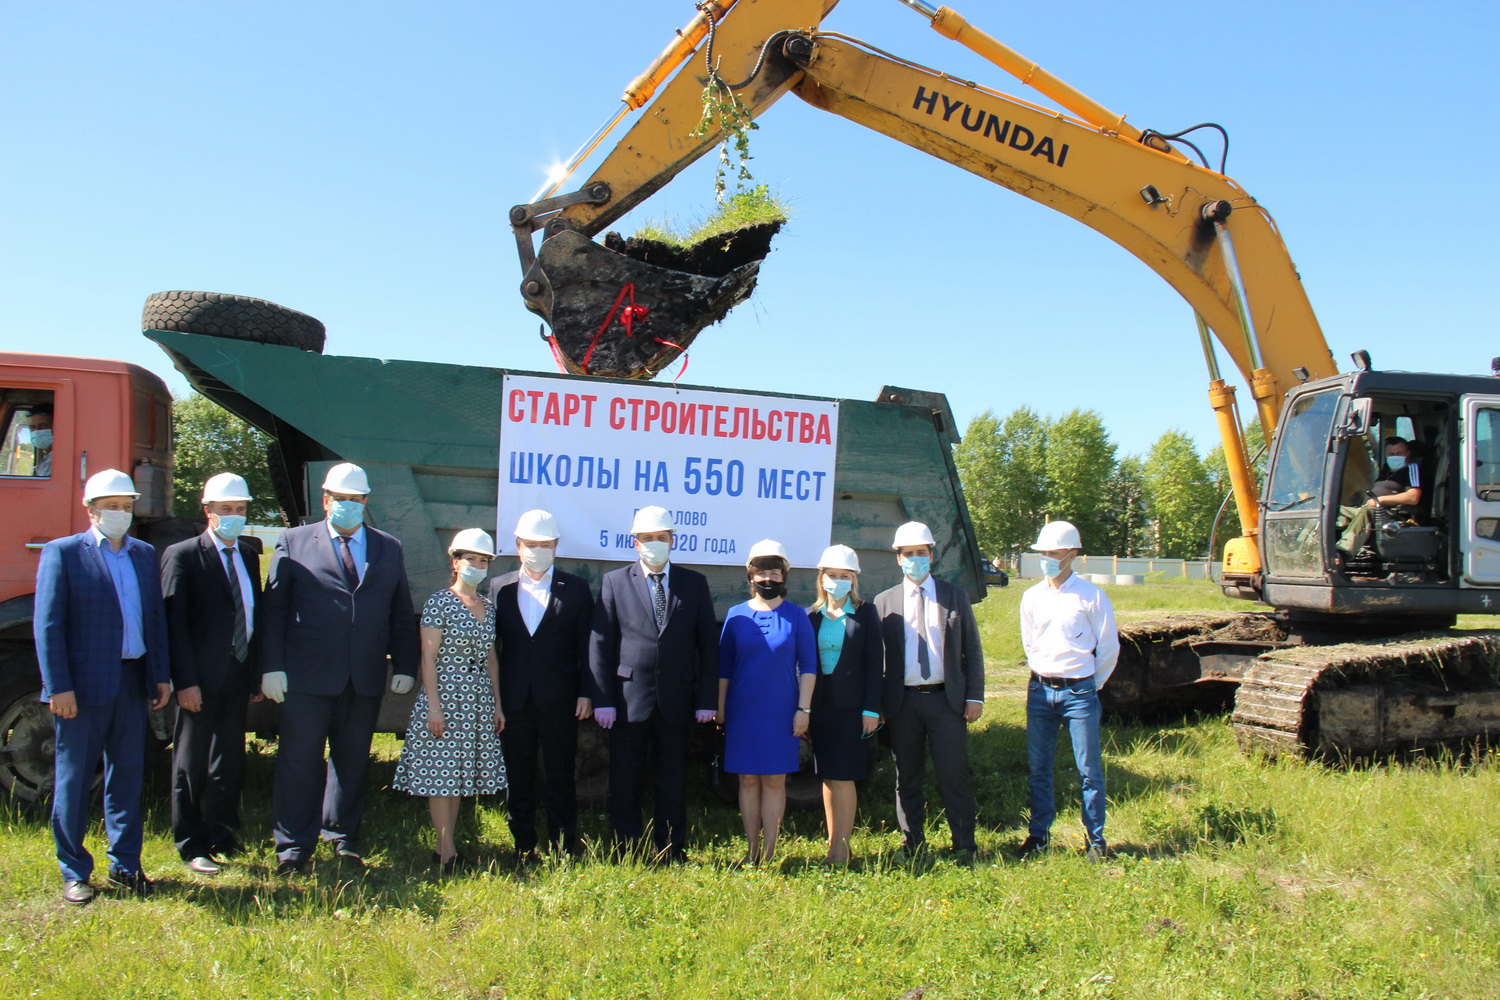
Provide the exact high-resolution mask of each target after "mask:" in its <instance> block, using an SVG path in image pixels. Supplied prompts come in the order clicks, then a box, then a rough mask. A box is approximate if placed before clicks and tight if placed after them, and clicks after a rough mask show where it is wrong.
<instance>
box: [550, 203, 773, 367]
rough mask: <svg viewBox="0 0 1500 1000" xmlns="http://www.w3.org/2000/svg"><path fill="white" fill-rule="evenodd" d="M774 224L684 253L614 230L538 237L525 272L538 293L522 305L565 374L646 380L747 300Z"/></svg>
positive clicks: (741, 231)
mask: <svg viewBox="0 0 1500 1000" xmlns="http://www.w3.org/2000/svg"><path fill="white" fill-rule="evenodd" d="M780 225H781V224H780V223H779V222H776V223H768V224H763V225H758V226H751V227H747V228H744V229H738V230H734V231H732V232H730V233H726V234H723V235H720V236H716V237H713V238H712V239H711V240H708V241H705V242H704V243H700V244H698V245H697V246H694V247H689V248H686V249H681V248H677V247H673V246H670V245H667V244H664V243H658V242H655V241H652V240H643V239H638V238H632V239H629V240H626V239H622V238H621V237H620V236H619V234H617V233H609V234H608V235H607V236H606V237H605V242H604V245H600V244H598V243H595V242H594V241H593V240H591V239H589V238H588V237H586V236H584V235H582V234H581V233H577V232H572V231H566V230H565V231H562V232H558V233H555V234H553V235H551V236H549V237H548V238H547V239H546V240H544V241H543V242H542V245H541V248H540V250H539V251H538V253H537V259H536V263H535V264H534V265H533V267H532V269H531V270H530V271H529V272H528V274H527V281H528V283H529V282H530V281H532V280H537V281H538V285H539V287H540V288H541V289H542V291H541V293H540V294H537V295H533V296H528V305H529V306H530V307H531V308H532V309H533V310H534V311H536V312H538V313H540V314H541V316H542V318H543V319H545V320H546V321H547V323H548V325H549V326H551V328H552V336H551V338H550V340H551V343H552V345H553V348H554V350H555V351H556V354H557V357H558V361H559V362H560V363H561V364H562V365H563V367H564V368H566V369H567V370H568V371H570V372H572V373H573V374H576V375H602V376H607V377H611V378H634V379H649V378H653V377H654V376H655V375H656V374H657V373H658V372H660V371H661V370H662V369H663V368H665V367H666V366H667V365H669V364H671V363H672V362H673V361H674V360H676V358H677V357H678V356H679V355H680V354H682V353H683V352H685V351H686V350H687V348H688V345H690V344H691V343H692V342H693V339H694V338H695V337H697V336H698V333H699V332H700V331H701V330H703V328H704V327H706V326H708V325H709V324H711V323H717V322H718V321H719V320H721V319H723V318H724V316H725V315H726V314H727V313H728V312H729V310H730V309H732V308H734V307H735V306H736V305H738V304H739V303H741V302H743V301H744V300H745V299H747V298H749V296H750V292H751V291H752V290H753V289H754V288H755V281H756V277H757V275H758V274H759V273H760V263H761V261H762V260H763V259H764V258H765V256H766V254H767V253H768V252H769V251H770V242H771V237H772V236H773V235H774V234H775V232H776V231H777V230H778V229H779V228H780Z"/></svg>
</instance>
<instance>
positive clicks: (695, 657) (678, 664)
mask: <svg viewBox="0 0 1500 1000" xmlns="http://www.w3.org/2000/svg"><path fill="white" fill-rule="evenodd" d="M630 533H631V534H632V535H634V536H635V549H636V554H637V555H638V557H639V558H638V561H636V562H633V563H631V564H630V565H629V566H626V567H625V568H624V569H617V570H614V571H613V572H610V573H606V574H605V576H604V580H603V582H602V584H601V585H600V588H599V605H598V607H597V608H596V609H595V613H594V626H593V634H592V636H591V637H590V640H589V669H590V671H591V672H592V673H593V678H594V693H595V701H594V718H595V719H596V720H597V721H598V723H599V725H600V726H602V727H604V728H605V729H609V730H611V733H610V741H609V821H610V828H611V831H612V833H613V836H614V838H615V841H616V845H617V846H619V847H621V848H626V849H629V848H633V847H635V846H636V845H638V844H639V842H640V840H641V838H642V837H643V836H644V829H643V826H642V823H641V798H642V792H643V791H644V788H645V781H646V762H647V761H648V760H651V761H652V762H653V765H654V766H653V771H652V779H653V784H654V786H655V791H656V807H655V808H656V812H655V816H656V819H655V823H654V825H653V827H652V830H651V833H652V839H653V841H654V844H655V847H656V849H657V856H658V857H659V858H661V859H662V860H666V861H674V862H677V861H685V860H686V859H687V757H688V742H689V738H690V737H691V735H692V727H693V722H694V721H695V720H696V721H697V722H700V723H702V722H712V721H713V718H714V711H715V707H716V705H717V702H718V680H719V627H718V623H717V621H716V620H715V619H714V601H713V595H712V594H711V593H710V592H709V589H708V579H707V577H705V576H704V575H703V574H702V573H697V572H694V571H693V570H690V569H687V568H686V567H683V566H678V565H676V564H675V563H673V562H672V561H671V558H670V557H671V553H672V542H673V538H674V534H673V522H672V515H671V513H669V512H668V511H666V510H664V509H663V508H661V507H642V508H641V509H640V510H638V511H636V514H635V519H634V521H633V522H632V523H631V526H630ZM653 749H654V755H653Z"/></svg>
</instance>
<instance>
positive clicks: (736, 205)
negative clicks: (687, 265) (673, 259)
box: [635, 184, 788, 250]
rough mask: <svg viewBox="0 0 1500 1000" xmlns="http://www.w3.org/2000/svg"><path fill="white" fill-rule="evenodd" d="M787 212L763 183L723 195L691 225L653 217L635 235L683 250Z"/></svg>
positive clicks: (783, 216)
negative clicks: (680, 225)
mask: <svg viewBox="0 0 1500 1000" xmlns="http://www.w3.org/2000/svg"><path fill="white" fill-rule="evenodd" d="M787 215H788V211H787V207H786V205H785V203H783V202H782V201H781V200H780V199H779V198H777V197H776V196H775V195H773V194H771V189H770V188H769V187H767V186H766V185H765V184H757V185H756V186H755V187H752V188H742V189H740V190H738V191H736V192H735V193H734V194H731V195H729V196H728V197H726V198H725V199H724V200H723V201H722V202H721V203H720V204H719V205H718V207H717V208H716V209H715V210H714V211H713V213H712V214H710V215H709V216H708V217H707V218H706V219H704V220H703V221H702V222H699V223H697V224H695V225H693V226H692V227H691V228H690V229H686V230H684V229H682V228H680V227H678V226H677V224H676V220H658V219H652V220H648V221H647V222H645V223H644V224H643V225H642V226H641V228H639V229H637V230H636V232H635V236H636V238H638V239H643V240H654V241H656V242H657V243H665V244H667V245H668V246H673V247H677V248H679V249H684V250H685V249H687V248H689V247H694V246H697V245H698V244H700V243H705V242H707V241H708V240H711V239H713V238H714V237H715V236H722V235H723V234H725V233H728V232H733V231H734V230H736V229H745V228H747V227H749V226H758V225H762V224H764V223H767V222H785V221H786V220H787Z"/></svg>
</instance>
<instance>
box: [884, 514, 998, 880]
mask: <svg viewBox="0 0 1500 1000" xmlns="http://www.w3.org/2000/svg"><path fill="white" fill-rule="evenodd" d="M936 546H937V542H936V541H935V540H934V539H933V537H932V531H931V529H930V528H928V527H927V525H925V524H923V523H922V522H920V521H908V522H906V523H905V524H903V525H901V526H900V527H899V528H897V529H896V537H895V539H894V540H893V541H892V543H891V548H893V549H895V550H896V563H897V565H899V566H900V567H901V576H902V580H901V582H900V583H898V584H897V585H896V586H894V587H892V588H891V589H889V590H887V591H884V592H883V593H880V594H877V595H876V597H875V610H876V612H877V613H878V614H879V615H880V618H881V621H882V623H883V627H884V637H885V662H886V676H885V699H884V700H885V717H886V721H887V723H888V724H889V725H890V732H891V751H892V754H893V756H894V757H895V758H896V820H897V823H898V824H899V825H900V827H901V834H902V847H903V848H904V849H905V850H906V851H907V852H908V853H915V852H917V851H919V850H920V849H921V848H922V847H923V846H924V844H925V843H926V832H925V824H926V820H927V813H926V795H925V793H924V792H923V789H922V783H923V779H924V775H925V772H926V769H927V752H928V749H929V748H930V749H931V751H932V769H933V771H934V772H935V773H936V774H937V780H938V791H939V792H940V793H941V795H942V797H943V813H944V815H945V816H946V817H947V819H948V829H949V831H950V832H951V833H952V834H953V850H954V851H955V852H956V854H957V855H958V857H959V859H960V860H961V861H971V860H973V858H974V856H975V854H976V852H977V844H976V842H975V839H974V826H975V822H976V813H977V811H978V808H977V806H976V804H975V801H974V784H973V779H972V777H971V774H970V771H969V726H970V724H972V723H974V722H977V721H978V720H979V716H980V713H982V712H983V711H984V649H983V647H982V646H981V645H980V641H979V626H978V624H977V623H976V622H975V621H974V609H973V606H972V605H971V604H970V601H969V595H968V593H967V592H965V591H964V589H963V588H962V587H959V586H956V585H955V584H951V583H949V582H948V581H946V580H939V579H937V578H936V577H934V576H933V575H932V556H933V551H934V549H935V548H936Z"/></svg>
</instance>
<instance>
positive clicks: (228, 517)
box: [214, 514, 245, 542]
mask: <svg viewBox="0 0 1500 1000" xmlns="http://www.w3.org/2000/svg"><path fill="white" fill-rule="evenodd" d="M216 516H217V517H218V519H219V526H218V527H217V528H215V529H214V534H216V535H218V536H219V537H220V538H222V539H224V541H226V542H232V541H234V540H235V539H236V538H238V537H240V532H242V531H244V530H245V515H244V514H218V515H216Z"/></svg>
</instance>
